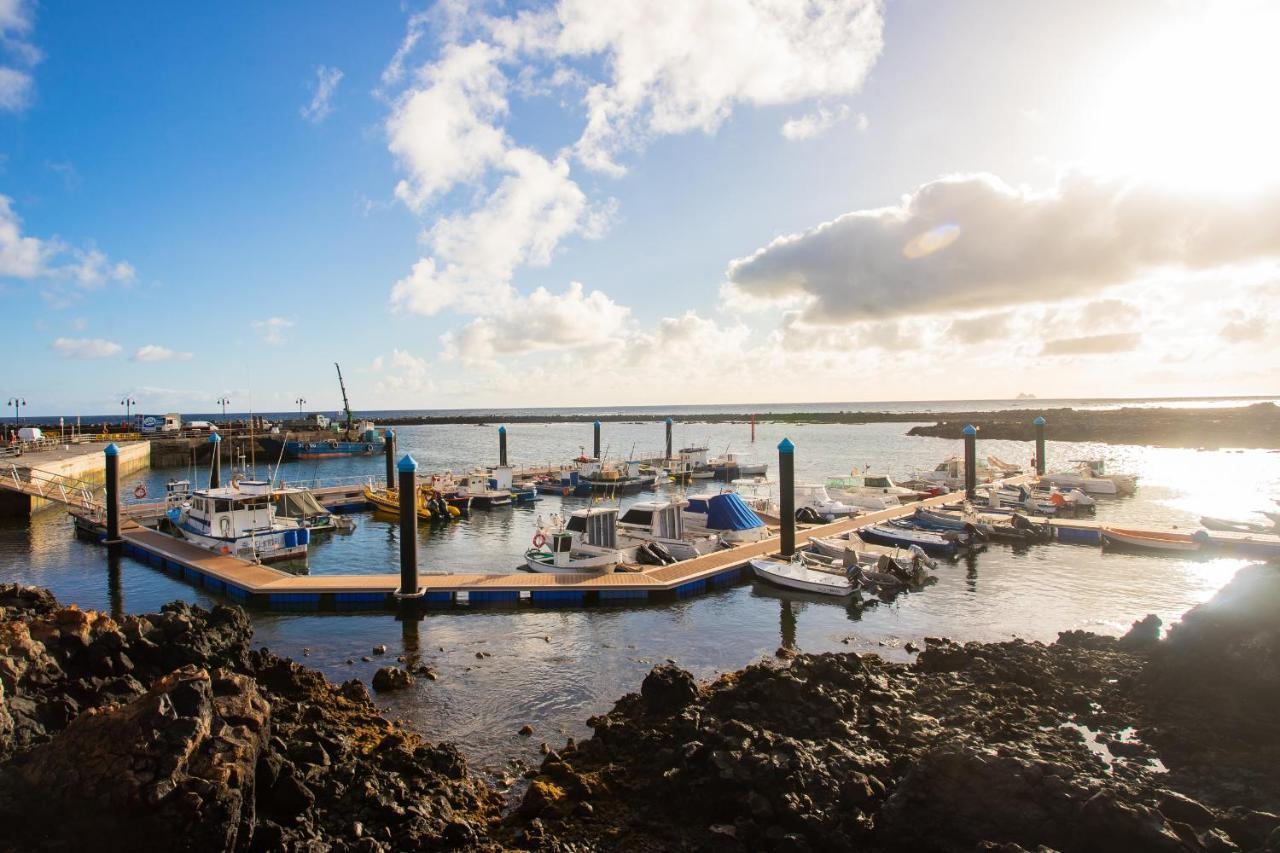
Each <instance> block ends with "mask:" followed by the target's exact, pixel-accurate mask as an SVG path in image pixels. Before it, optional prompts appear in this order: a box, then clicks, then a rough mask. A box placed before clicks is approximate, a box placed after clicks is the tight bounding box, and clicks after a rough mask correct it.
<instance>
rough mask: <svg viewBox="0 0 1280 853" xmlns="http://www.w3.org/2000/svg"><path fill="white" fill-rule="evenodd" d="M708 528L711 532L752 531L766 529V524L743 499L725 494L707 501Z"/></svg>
mask: <svg viewBox="0 0 1280 853" xmlns="http://www.w3.org/2000/svg"><path fill="white" fill-rule="evenodd" d="M707 527H708V528H709V529H711V530H751V529H753V528H756V527H764V522H763V521H761V520H760V516H758V515H756V514H755V513H754V512H752V511H751V508H750V507H748V506H747V505H746V503H745V502H744V501H743V500H742V498H740V497H738V495H736V494H734V493H733V492H725V493H724V494H722V495H715V496H713V497H711V498H710V499H709V500H708V501H707Z"/></svg>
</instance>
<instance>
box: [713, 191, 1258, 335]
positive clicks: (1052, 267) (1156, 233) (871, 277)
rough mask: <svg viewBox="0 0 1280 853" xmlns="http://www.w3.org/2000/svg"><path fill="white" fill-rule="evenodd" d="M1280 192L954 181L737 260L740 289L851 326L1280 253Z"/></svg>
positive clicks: (734, 275)
mask: <svg viewBox="0 0 1280 853" xmlns="http://www.w3.org/2000/svg"><path fill="white" fill-rule="evenodd" d="M1278 220H1280V191H1276V190H1272V191H1270V192H1268V193H1265V194H1259V195H1257V196H1255V197H1253V198H1251V199H1249V200H1241V199H1238V198H1231V199H1218V198H1210V197H1206V196H1202V195H1194V196H1193V195H1188V194H1181V193H1178V192H1176V191H1174V190H1168V189H1161V188H1155V187H1151V186H1137V185H1126V184H1120V183H1116V182H1112V181H1106V180H1100V179H1095V178H1089V177H1085V176H1068V177H1066V178H1064V179H1062V180H1061V181H1059V183H1058V185H1057V186H1056V187H1054V188H1053V189H1051V190H1048V191H1045V192H1034V191H1032V190H1029V189H1026V188H1015V187H1011V186H1009V185H1008V184H1005V183H1003V182H1002V181H1000V180H999V179H997V178H995V177H993V176H991V175H967V176H958V177H951V178H944V179H941V180H938V181H934V182H932V183H929V184H925V185H924V186H922V187H920V188H919V189H917V190H916V191H915V192H914V193H912V194H911V195H909V196H906V197H905V198H904V199H903V201H902V203H901V204H899V205H897V206H895V207H887V208H880V209H872V210H859V211H855V212H853V213H848V214H845V215H844V216H841V217H839V218H837V219H835V220H832V221H830V222H825V223H823V224H821V225H819V226H817V227H816V228H813V229H810V230H809V231H806V232H804V233H802V234H792V235H788V236H784V237H779V238H777V239H775V240H774V241H773V242H772V243H770V244H769V245H767V246H765V247H764V248H762V249H760V250H758V251H757V252H755V253H754V254H752V255H750V256H748V257H745V258H740V259H738V260H735V261H733V262H731V263H730V264H729V269H728V272H727V277H728V281H729V283H730V287H729V288H728V289H726V290H725V291H724V293H725V295H726V296H727V298H728V299H729V301H730V303H732V302H733V300H734V298H735V296H736V295H739V294H745V295H747V296H749V297H753V298H754V299H756V300H759V299H776V298H790V299H796V298H805V299H807V300H808V301H807V306H806V308H805V319H806V320H808V321H809V322H813V323H846V322H849V321H852V320H855V319H858V318H876V317H896V316H904V315H910V314H927V313H934V312H939V311H945V310H956V309H960V310H963V309H973V308H992V307H1002V306H1005V305H1014V304H1021V303H1029V302H1041V301H1054V300H1062V299H1069V298H1073V297H1078V296H1082V295H1088V294H1090V293H1095V292H1097V291H1099V290H1102V289H1103V288H1105V287H1108V286H1110V285H1114V284H1122V283H1125V282H1129V281H1133V280H1136V279H1138V278H1140V277H1142V276H1144V275H1148V274H1151V273H1153V272H1155V271H1158V270H1161V269H1167V268H1179V269H1187V270H1196V269H1211V268H1215V267H1221V266H1226V265H1232V264H1243V263H1250V262H1254V261H1257V260H1260V259H1266V258H1275V257H1280V231H1277V230H1276V228H1275V227H1274V223H1275V222H1276V221H1278Z"/></svg>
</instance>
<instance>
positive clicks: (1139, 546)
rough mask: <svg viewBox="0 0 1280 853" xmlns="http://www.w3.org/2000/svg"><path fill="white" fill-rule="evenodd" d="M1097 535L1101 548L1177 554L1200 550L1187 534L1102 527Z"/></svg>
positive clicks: (1197, 543) (1198, 544)
mask: <svg viewBox="0 0 1280 853" xmlns="http://www.w3.org/2000/svg"><path fill="white" fill-rule="evenodd" d="M1098 535H1099V537H1100V538H1101V540H1102V545H1103V547H1111V548H1125V549H1130V550H1140V551H1159V552H1178V553H1187V552H1191V551H1199V550H1200V543H1199V542H1198V541H1196V539H1195V538H1194V537H1193V536H1192V535H1191V534H1189V533H1156V532H1153V531H1145V530H1124V529H1121V528H1116V527H1103V528H1102V529H1100V530H1099V531H1098Z"/></svg>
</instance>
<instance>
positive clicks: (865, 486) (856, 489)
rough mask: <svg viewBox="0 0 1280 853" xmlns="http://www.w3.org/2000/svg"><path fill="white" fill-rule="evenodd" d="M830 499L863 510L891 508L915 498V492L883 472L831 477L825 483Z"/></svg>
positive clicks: (855, 473) (854, 473)
mask: <svg viewBox="0 0 1280 853" xmlns="http://www.w3.org/2000/svg"><path fill="white" fill-rule="evenodd" d="M826 488H827V493H828V494H830V495H831V497H832V499H834V500H837V501H840V502H843V503H846V504H850V505H852V506H856V507H858V508H860V509H865V510H873V511H875V510H882V509H892V508H893V507H896V506H901V505H902V504H903V503H904V502H907V501H913V500H915V499H916V492H915V491H914V490H913V489H908V488H905V487H903V486H899V485H898V484H897V483H895V482H893V479H892V478H890V477H888V476H887V475H884V474H865V473H864V474H859V473H857V472H856V471H855V472H853V473H852V474H850V475H849V476H848V477H832V478H831V479H829V480H827V483H826Z"/></svg>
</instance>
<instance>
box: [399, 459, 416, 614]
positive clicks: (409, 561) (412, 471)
mask: <svg viewBox="0 0 1280 853" xmlns="http://www.w3.org/2000/svg"><path fill="white" fill-rule="evenodd" d="M396 468H397V469H398V470H399V472H400V589H399V590H397V592H396V594H397V595H400V596H411V595H417V593H418V463H417V462H415V461H414V460H413V457H412V456H410V455H409V454H407V453H406V454H405V455H404V458H403V459H401V460H400V464H399V465H397V466H396Z"/></svg>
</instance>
